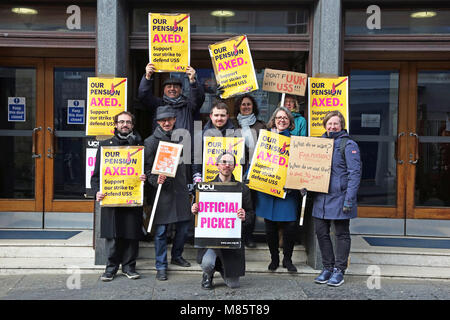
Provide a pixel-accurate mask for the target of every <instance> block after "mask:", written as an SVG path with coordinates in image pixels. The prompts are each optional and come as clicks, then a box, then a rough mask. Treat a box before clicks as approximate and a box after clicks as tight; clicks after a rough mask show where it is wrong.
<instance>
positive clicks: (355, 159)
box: [312, 130, 361, 220]
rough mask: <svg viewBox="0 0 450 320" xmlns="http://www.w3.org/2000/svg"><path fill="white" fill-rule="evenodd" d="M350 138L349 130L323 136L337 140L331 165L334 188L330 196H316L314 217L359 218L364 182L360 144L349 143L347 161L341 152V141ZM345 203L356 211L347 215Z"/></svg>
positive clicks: (346, 151)
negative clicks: (360, 198) (358, 205)
mask: <svg viewBox="0 0 450 320" xmlns="http://www.w3.org/2000/svg"><path fill="white" fill-rule="evenodd" d="M344 137H349V135H348V133H347V131H346V130H342V131H340V132H331V133H330V136H328V135H327V133H324V134H323V135H322V138H328V139H334V150H333V160H332V163H331V175H330V186H329V189H328V193H316V194H315V195H314V208H313V212H312V216H313V217H316V218H320V219H329V220H340V219H353V218H356V216H357V201H356V195H357V193H358V188H359V183H360V180H361V157H360V152H359V148H358V145H357V144H356V142H355V141H353V140H352V139H349V140H347V143H346V144H345V159H344V157H343V155H342V154H341V151H340V150H339V145H340V142H341V139H342V138H344ZM344 204H345V205H346V206H348V207H351V208H352V210H351V211H350V212H348V213H344V211H343V208H344Z"/></svg>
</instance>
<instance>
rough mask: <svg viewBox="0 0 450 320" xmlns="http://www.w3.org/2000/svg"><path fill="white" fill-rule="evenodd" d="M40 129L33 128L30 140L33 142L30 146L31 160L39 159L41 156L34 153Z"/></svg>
mask: <svg viewBox="0 0 450 320" xmlns="http://www.w3.org/2000/svg"><path fill="white" fill-rule="evenodd" d="M41 130H42V127H38V128H33V132H32V134H31V136H32V137H31V140H32V142H33V145H32V146H31V158H33V159H35V158H40V157H41V154H40V153H39V154H38V153H36V146H37V132H38V131H41Z"/></svg>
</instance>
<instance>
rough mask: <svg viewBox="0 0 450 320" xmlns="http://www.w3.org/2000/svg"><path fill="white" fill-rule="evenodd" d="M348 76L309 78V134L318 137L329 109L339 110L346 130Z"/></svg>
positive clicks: (321, 132)
mask: <svg viewBox="0 0 450 320" xmlns="http://www.w3.org/2000/svg"><path fill="white" fill-rule="evenodd" d="M347 80H348V77H336V78H309V81H308V82H309V83H308V94H309V99H308V101H309V106H308V112H309V121H308V123H309V126H308V127H309V136H310V137H320V136H321V135H322V134H323V133H324V132H325V129H324V127H323V123H322V121H323V119H324V118H325V116H326V114H327V113H328V112H330V111H335V110H337V111H340V112H341V113H342V114H343V115H344V118H345V123H346V124H347V128H346V129H347V131H348V132H350V130H349V121H348V81H347Z"/></svg>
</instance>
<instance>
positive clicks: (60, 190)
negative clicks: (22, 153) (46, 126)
mask: <svg viewBox="0 0 450 320" xmlns="http://www.w3.org/2000/svg"><path fill="white" fill-rule="evenodd" d="M93 76H95V72H94V69H93V68H55V71H54V127H55V138H54V148H55V151H54V169H53V170H54V175H53V177H54V178H53V179H54V199H80V200H81V199H84V193H85V170H86V150H85V139H86V138H85V128H86V127H85V124H77V123H71V121H69V119H68V117H67V113H68V105H69V101H71V100H77V101H84V110H85V116H86V110H87V107H86V106H87V101H86V98H87V92H86V84H87V78H88V77H93ZM81 105H82V104H81ZM84 122H85V121H84Z"/></svg>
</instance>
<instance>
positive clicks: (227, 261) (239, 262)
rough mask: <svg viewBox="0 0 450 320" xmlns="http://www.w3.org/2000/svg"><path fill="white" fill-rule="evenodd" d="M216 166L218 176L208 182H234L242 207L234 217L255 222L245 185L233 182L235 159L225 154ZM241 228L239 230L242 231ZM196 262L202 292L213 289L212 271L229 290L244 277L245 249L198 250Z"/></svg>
mask: <svg viewBox="0 0 450 320" xmlns="http://www.w3.org/2000/svg"><path fill="white" fill-rule="evenodd" d="M216 165H217V167H218V169H219V174H218V175H217V176H216V178H215V179H214V180H213V181H212V182H235V183H237V184H240V185H241V186H242V207H243V208H239V210H237V217H238V218H239V219H241V220H242V222H243V227H244V225H245V224H249V223H252V220H254V219H255V213H254V211H253V205H252V199H251V195H250V190H249V189H248V187H247V186H246V185H244V184H243V183H241V182H238V181H236V180H235V178H234V176H233V170H234V167H235V166H236V159H235V157H234V156H233V155H232V154H231V153H229V152H225V153H223V154H221V155H219V156H218V157H217V162H216ZM191 211H192V213H193V214H197V213H198V204H197V203H194V204H193V205H192V208H191ZM242 229H243V228H242ZM197 262H198V263H199V264H200V266H201V268H202V270H203V276H202V283H201V286H202V288H203V289H206V290H211V289H213V288H214V285H213V277H214V272H215V271H219V272H220V274H221V276H222V278H223V280H224V282H225V284H226V285H227V286H228V287H230V288H238V287H239V286H240V284H239V277H241V276H244V275H245V246H244V245H242V246H241V248H239V249H211V248H202V249H199V250H198V254H197Z"/></svg>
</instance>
